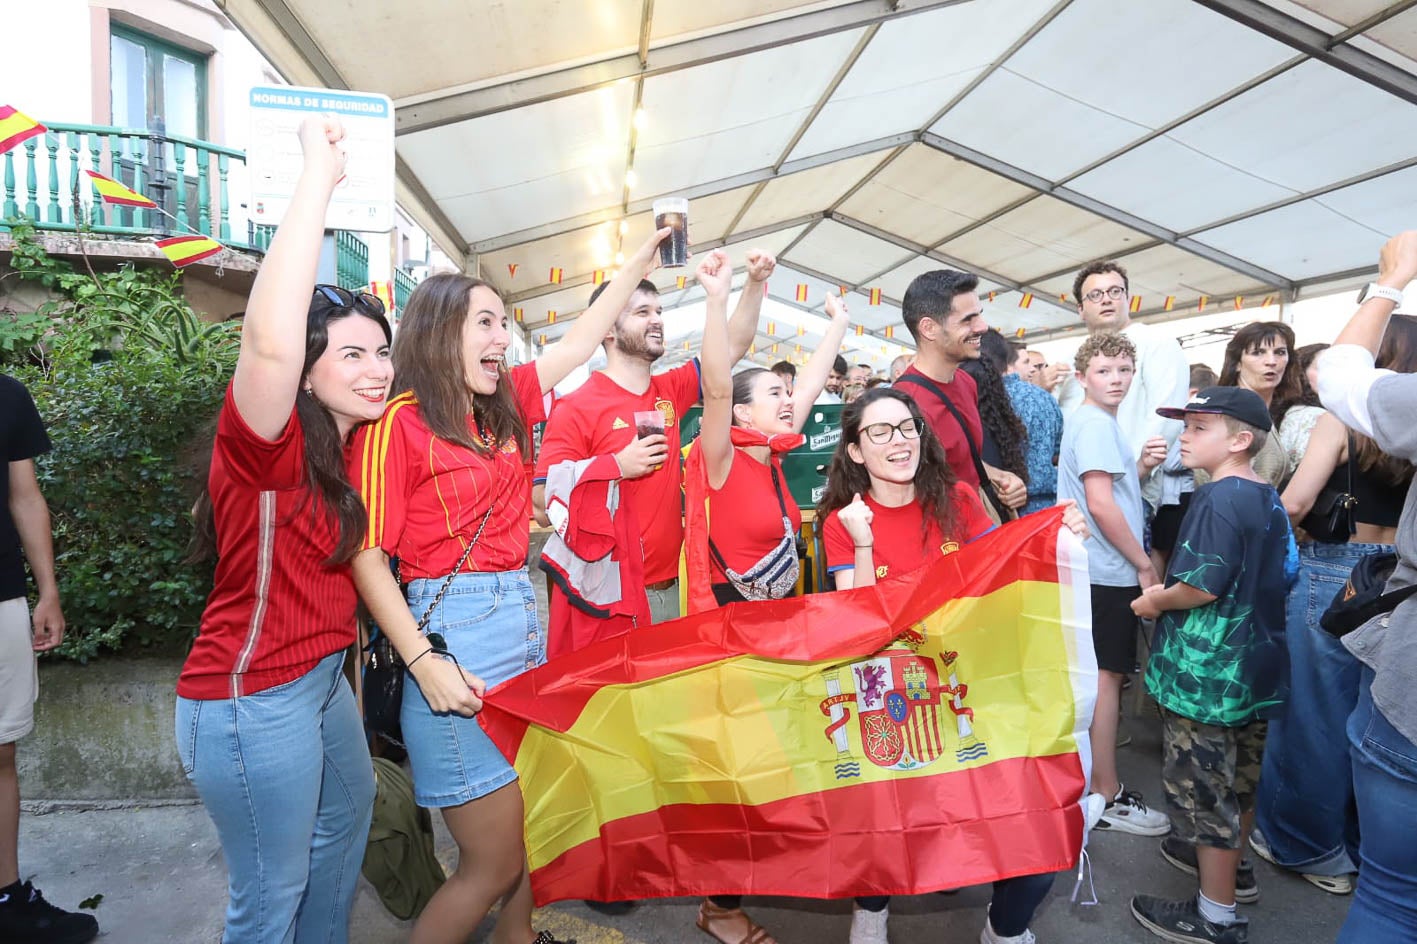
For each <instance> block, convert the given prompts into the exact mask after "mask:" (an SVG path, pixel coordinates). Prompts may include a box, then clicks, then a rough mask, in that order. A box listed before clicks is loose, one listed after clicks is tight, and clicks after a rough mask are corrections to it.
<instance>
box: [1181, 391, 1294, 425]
mask: <svg viewBox="0 0 1417 944" xmlns="http://www.w3.org/2000/svg"><path fill="white" fill-rule="evenodd" d="M1156 412H1157V413H1158V414H1160V415H1161V416H1164V417H1166V418H1167V419H1169V420H1179V419H1185V416H1186V414H1187V413H1218V414H1220V415H1222V416H1233V417H1235V419H1237V420H1240V421H1241V422H1242V423H1249V424H1250V425H1251V426H1254V427H1256V428H1258V429H1261V430H1263V431H1264V432H1266V433H1267V432H1269V431H1270V429H1271V428H1272V427H1273V426H1274V423H1273V421H1271V420H1270V418H1269V408H1268V407H1266V406H1265V405H1264V401H1263V400H1261V399H1260V395H1259V394H1258V393H1255V392H1254V391H1253V390H1246V389H1245V388H1244V387H1206V388H1205V389H1204V390H1201V391H1198V392H1197V393H1196V395H1195V396H1193V397H1191V399H1190V401H1189V402H1188V403H1187V404H1186V405H1185V406H1163V407H1158V408H1157V410H1156Z"/></svg>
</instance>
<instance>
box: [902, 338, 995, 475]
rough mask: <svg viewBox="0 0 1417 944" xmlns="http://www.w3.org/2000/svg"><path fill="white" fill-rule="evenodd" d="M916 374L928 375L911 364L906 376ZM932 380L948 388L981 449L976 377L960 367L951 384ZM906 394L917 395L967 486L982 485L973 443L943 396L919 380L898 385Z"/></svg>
mask: <svg viewBox="0 0 1417 944" xmlns="http://www.w3.org/2000/svg"><path fill="white" fill-rule="evenodd" d="M908 374H914V375H915V376H917V377H925V375H924V374H922V373H921V372H920V371H918V370H916V369H915V365H913V364H912V365H911V366H910V367H907V368H906V370H905V374H903V375H902V376H905V375H908ZM925 379H926V380H929V381H932V382H933V383H934V384H935V386H937V387H939V388H940V389H941V390H943V391H945V396H947V397H949V398H950V402H951V403H953V404H954V407H955V409H956V410H958V411H959V415H960V416H963V417H964V421H965V422H966V423H967V424H969V435H970V437H971V438H972V439H973V440H974V447H975V448H976V449H979V450H981V452H980V455H981V456H982V455H983V452H982V450H983V448H984V425H983V424H982V423H981V422H980V421H979V388H978V387H977V386H975V383H974V378H973V377H971V376H969V374H967V373H966V372H964V371H962V370H956V371H955V375H954V379H953V380H951V381H950V382H949V383H942V382H940V381H938V380H935V379H934V378H933V377H925ZM895 388H896V389H897V390H899V391H900V392H901V393H904V394H905V395H906V396H909V397H913V398H914V399H915V403H916V404H917V405H918V406H919V407H920V412H921V413H923V414H924V415H925V422H927V423H929V424H930V429H931V430H932V431H933V432H934V433H935V435H936V436H937V437H938V438H939V440H940V442H941V443H942V444H943V445H944V447H945V458H946V459H947V460H948V461H949V463H950V468H952V469H954V472H955V478H957V479H959V480H960V481H961V482H964V483H965V484H967V485H972V486H974V487H975V488H978V487H979V472H978V471H977V470H976V469H975V468H974V457H973V455H972V454H971V453H970V451H969V442H968V441H966V440H965V438H964V431H963V430H962V429H960V426H959V420H957V419H955V418H954V414H952V413H951V412H950V408H949V407H947V406H945V405H944V404H943V403H941V402H940V398H939V397H937V396H935V393H934V391H932V390H931V389H930V388H929V387H923V386H921V385H920V384H916V383H903V384H896V387H895Z"/></svg>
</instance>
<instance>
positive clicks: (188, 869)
mask: <svg viewBox="0 0 1417 944" xmlns="http://www.w3.org/2000/svg"><path fill="white" fill-rule="evenodd" d="M1127 724H1128V726H1129V729H1130V730H1131V732H1132V733H1133V735H1134V741H1133V743H1132V744H1131V745H1130V746H1128V747H1125V748H1123V749H1121V750H1120V751H1119V761H1120V764H1121V768H1122V773H1123V776H1124V777H1125V778H1126V782H1127V784H1128V786H1129V787H1134V788H1139V789H1141V790H1142V791H1143V792H1144V793H1145V795H1146V796H1147V797H1148V798H1150V799H1152V800H1154V801H1158V802H1159V800H1160V796H1161V793H1160V789H1161V788H1160V782H1159V781H1160V760H1159V757H1160V730H1159V724H1158V723H1157V722H1156V721H1155V720H1154V716H1151V717H1147V718H1143V719H1132V720H1129V721H1128V722H1127ZM45 809H46V806H45V805H44V804H35V803H30V804H26V813H25V815H24V816H23V818H22V821H21V825H20V830H21V845H20V855H21V871H22V873H23V875H24V876H25V877H26V878H32V879H33V880H34V882H35V884H36V885H38V886H39V887H40V888H42V889H43V890H44V892H45V895H46V896H47V897H48V898H49V899H50V900H51V901H53V902H55V903H56V904H59V905H61V906H63V907H66V908H73V907H74V906H75V905H76V904H77V903H78V902H79V901H81V900H83V899H86V898H89V897H91V896H94V895H100V894H101V895H102V896H103V900H102V901H101V902H100V903H99V904H98V905H97V907H96V909H95V911H94V913H95V914H96V915H97V917H98V920H99V923H100V925H101V927H102V928H103V934H102V936H101V937H100V938H99V940H100V941H101V942H106V944H207V942H216V941H218V940H220V936H221V926H222V911H223V909H224V907H225V898H226V874H225V868H224V866H223V864H222V858H221V849H220V847H219V846H218V845H217V841H216V835H215V832H214V830H213V829H212V826H211V823H210V821H209V820H208V819H207V817H206V814H205V812H204V811H203V809H202V807H200V806H196V805H181V804H179V805H169V806H162V807H155V808H136V809H113V810H93V809H90V810H86V811H73V810H63V809H55V808H52V807H50V808H48V809H49V811H47V812H44V810H45ZM436 819H437V818H436V817H435V820H436ZM1157 844H1158V840H1154V839H1142V838H1139V837H1134V836H1119V835H1113V834H1094V838H1093V840H1092V843H1091V846H1090V849H1091V854H1092V859H1093V870H1094V880H1095V886H1096V891H1097V897H1098V899H1099V904H1097V905H1095V906H1089V907H1083V906H1079V905H1074V904H1071V903H1070V902H1069V901H1068V896H1069V895H1070V894H1071V892H1072V886H1073V877H1074V876H1073V875H1065V876H1060V877H1059V878H1058V879H1057V880H1056V882H1055V883H1054V887H1053V892H1052V895H1051V896H1050V898H1049V899H1048V900H1047V901H1046V902H1045V903H1044V905H1043V908H1042V909H1041V910H1040V912H1039V914H1038V916H1037V917H1036V919H1035V920H1034V923H1033V930H1034V931H1035V933H1036V934H1037V935H1038V940H1039V942H1040V944H1061V942H1089V944H1111V942H1150V941H1155V940H1157V939H1156V938H1153V937H1151V936H1150V935H1148V934H1147V933H1146V932H1144V931H1143V930H1142V929H1141V927H1140V926H1139V925H1138V924H1137V923H1136V922H1135V920H1134V919H1133V918H1132V916H1131V913H1130V912H1129V910H1128V907H1127V902H1128V899H1129V898H1130V896H1131V894H1132V893H1134V892H1136V891H1143V892H1150V893H1156V894H1165V895H1170V896H1174V897H1181V896H1183V895H1187V894H1193V893H1194V890H1195V880H1194V879H1193V878H1191V877H1190V876H1187V875H1184V874H1182V873H1181V872H1178V871H1176V870H1175V869H1174V868H1172V867H1171V866H1170V865H1168V864H1167V863H1166V862H1165V861H1164V860H1163V859H1162V858H1161V855H1160V853H1159V852H1158V849H1157ZM439 855H440V857H441V858H442V859H443V861H444V864H445V865H448V866H451V865H452V863H453V860H454V857H455V852H454V849H453V847H452V844H451V841H450V840H449V838H448V836H447V834H446V833H445V832H444V831H443V830H442V827H441V823H440V824H439ZM1257 870H1258V875H1259V882H1260V888H1261V898H1260V902H1259V903H1258V904H1256V905H1250V906H1243V905H1242V906H1241V913H1242V914H1244V915H1247V916H1248V917H1249V918H1250V920H1251V923H1252V926H1251V935H1250V940H1251V942H1253V944H1280V942H1284V944H1290V942H1299V944H1309V942H1329V941H1332V940H1333V939H1334V937H1335V935H1336V934H1337V932H1338V928H1339V926H1340V925H1341V924H1342V922H1343V917H1344V914H1345V912H1346V911H1347V908H1348V902H1349V899H1348V898H1335V897H1332V896H1330V895H1327V894H1325V893H1323V892H1321V891H1319V890H1317V889H1315V888H1313V887H1312V886H1310V885H1309V884H1308V883H1306V882H1304V881H1302V880H1301V879H1299V878H1297V877H1294V876H1292V875H1287V874H1282V873H1280V872H1279V871H1277V870H1276V869H1274V868H1273V867H1271V866H1270V865H1269V864H1268V863H1265V862H1263V861H1260V862H1258V863H1257ZM1085 891H1086V889H1084V892H1085ZM1083 897H1084V898H1085V897H1086V896H1085V895H1084V896H1083ZM987 903H988V890H987V889H986V888H970V889H966V890H964V891H962V892H960V893H958V894H955V895H948V896H946V895H922V896H918V897H914V898H901V899H896V900H895V901H894V902H893V903H892V906H891V919H890V928H891V936H892V940H893V941H895V942H896V944H905V942H922V944H935V942H939V944H951V942H960V944H964V942H974V941H977V940H978V939H979V930H980V928H981V926H982V924H983V921H984V913H985V907H986V905H987ZM697 905H698V901H697V900H696V899H668V900H660V901H651V902H646V903H644V904H642V905H640V906H639V907H638V908H637V909H636V910H635V911H633V912H632V913H630V914H629V915H626V916H624V917H620V918H607V917H604V916H602V915H598V914H596V913H594V912H592V911H590V910H589V909H587V908H586V907H585V906H584V905H582V904H581V903H579V902H563V903H560V904H556V905H552V906H550V907H548V908H546V909H544V910H543V911H542V912H541V913H540V915H539V922H538V927H545V928H549V929H551V930H552V931H554V932H556V934H557V936H558V937H561V938H562V939H568V938H576V939H577V940H578V941H579V942H580V944H661V942H663V944H672V942H680V941H684V942H695V941H703V942H708V941H709V938H708V937H707V936H706V935H704V934H702V933H701V932H699V931H698V930H697V929H696V928H695V927H694V924H693V921H694V915H695V910H696V908H697ZM747 908H748V910H749V912H750V913H751V914H752V916H753V917H754V918H756V919H757V920H758V921H759V922H760V923H761V924H763V925H764V926H766V927H767V928H768V929H769V930H770V931H772V932H773V934H774V935H775V937H776V938H777V940H778V941H779V942H780V944H846V938H847V929H848V926H849V924H850V905H849V903H845V902H821V901H804V900H793V899H772V898H761V899H752V898H750V899H748V902H747ZM410 927H411V925H410V924H409V923H406V922H400V921H395V920H394V919H392V918H391V917H389V915H388V914H387V912H385V911H384V910H383V908H382V907H381V906H380V904H379V901H378V899H377V898H376V897H375V895H374V893H373V891H372V889H370V888H369V887H368V885H367V884H365V885H363V886H362V887H361V889H360V892H359V897H358V900H357V901H356V904H355V909H354V918H353V929H352V935H351V940H352V941H353V942H354V944H393V942H401V941H404V940H406V939H407V937H408V932H409V928H410ZM484 939H485V938H484V936H479V937H477V938H476V939H475V940H477V941H482V940H484Z"/></svg>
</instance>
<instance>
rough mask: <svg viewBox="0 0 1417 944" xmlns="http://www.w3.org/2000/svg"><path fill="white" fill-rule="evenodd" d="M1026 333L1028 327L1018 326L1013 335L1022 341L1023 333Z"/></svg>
mask: <svg viewBox="0 0 1417 944" xmlns="http://www.w3.org/2000/svg"><path fill="white" fill-rule="evenodd" d="M1027 333H1028V329H1027V328H1019V329H1018V330H1017V331H1015V332H1014V337H1016V338H1018V339H1019V340H1020V341H1022V340H1023V336H1024V335H1025V334H1027Z"/></svg>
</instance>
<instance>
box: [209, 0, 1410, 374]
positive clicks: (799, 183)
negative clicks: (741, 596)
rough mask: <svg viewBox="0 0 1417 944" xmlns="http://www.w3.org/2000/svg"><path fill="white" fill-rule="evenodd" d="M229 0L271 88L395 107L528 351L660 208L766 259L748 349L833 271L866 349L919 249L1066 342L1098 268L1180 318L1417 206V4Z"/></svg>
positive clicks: (673, 293) (1401, 220) (690, 297)
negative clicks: (1089, 275)
mask: <svg viewBox="0 0 1417 944" xmlns="http://www.w3.org/2000/svg"><path fill="white" fill-rule="evenodd" d="M218 2H220V3H221V5H222V7H223V8H224V9H225V10H226V12H227V13H228V14H229V15H230V16H231V18H232V19H233V20H234V21H235V22H236V23H237V24H238V25H239V26H240V27H241V28H242V29H243V30H244V31H245V32H246V33H247V34H248V35H249V36H250V37H251V38H252V40H253V41H254V42H255V43H256V44H257V46H258V47H259V48H260V49H261V50H262V51H263V52H264V53H265V54H266V56H267V57H268V58H269V59H270V60H271V61H272V63H273V64H275V65H276V67H277V68H279V69H280V70H281V71H282V72H283V73H284V74H285V76H286V77H287V78H288V79H289V80H290V81H292V82H295V83H299V84H314V85H325V86H329V87H332V88H355V89H360V90H364V91H378V92H384V93H386V94H388V95H390V96H391V97H393V98H394V100H395V103H396V105H397V116H398V118H397V120H398V138H397V151H398V158H399V161H398V164H399V198H400V201H401V202H402V203H403V204H404V205H405V206H406V207H407V208H408V209H409V210H410V212H412V213H413V214H414V215H415V217H416V218H417V219H418V220H419V221H420V223H422V224H423V225H424V226H425V228H426V229H428V230H429V232H430V233H432V234H433V235H434V237H435V239H437V240H438V241H439V243H440V244H441V245H442V246H443V247H444V248H445V250H447V251H449V252H450V253H451V254H453V255H454V256H456V257H461V258H463V259H465V260H466V265H467V267H468V269H469V271H474V272H478V273H480V274H481V275H482V277H484V278H487V279H489V280H490V281H492V282H494V283H495V284H497V285H498V286H499V287H501V288H502V289H503V290H504V291H505V292H506V294H507V298H508V305H509V307H513V308H517V309H521V311H522V313H523V319H524V324H525V326H526V328H527V330H528V333H529V335H530V337H531V338H532V340H533V341H539V340H540V339H541V338H542V336H545V337H546V338H547V339H548V340H549V339H553V338H555V337H556V336H557V335H558V334H559V333H560V332H561V331H563V330H564V328H565V325H566V324H567V322H568V321H569V320H570V319H571V318H573V317H574V316H575V314H576V313H578V312H579V311H580V310H582V309H583V308H584V307H585V305H586V302H587V300H588V297H589V294H590V288H591V283H592V282H593V280H594V277H595V274H596V272H597V270H613V269H614V268H615V266H616V264H617V254H618V253H620V252H622V251H625V250H632V249H633V247H634V246H635V245H638V243H639V242H640V241H641V240H643V239H644V238H645V236H647V235H648V232H649V229H650V225H651V221H650V213H649V207H650V204H651V202H652V201H653V199H654V198H655V197H657V196H669V195H675V196H688V197H689V198H690V199H691V208H690V236H691V241H692V248H693V249H694V251H698V252H702V251H706V250H708V249H711V248H716V247H724V248H725V249H726V250H727V251H728V253H729V255H730V257H731V258H732V260H733V262H734V264H735V265H736V266H738V267H739V270H740V273H741V270H742V266H743V262H744V256H745V255H746V252H747V250H748V249H749V248H750V247H754V246H757V247H761V248H764V249H767V250H769V251H771V252H774V253H775V254H776V255H777V257H778V259H779V262H780V267H779V271H778V273H777V274H776V275H774V277H773V279H772V280H771V282H770V283H769V291H770V295H771V297H772V298H773V299H774V300H775V301H777V302H780V303H782V304H783V305H787V306H791V307H794V308H797V309H800V310H804V311H806V312H808V313H809V315H808V317H806V318H804V319H800V321H801V323H802V325H803V331H804V333H803V334H801V335H799V334H798V325H797V324H794V323H791V322H790V320H789V319H787V318H779V319H776V320H775V321H774V325H773V327H774V329H775V331H774V333H773V334H772V335H769V334H767V328H768V323H767V322H768V319H767V318H765V319H764V323H763V324H762V325H761V328H762V331H761V332H760V335H759V338H758V341H757V345H756V354H755V357H756V359H757V360H758V361H759V362H761V363H768V362H770V361H773V360H778V359H780V358H781V357H784V356H789V355H791V354H792V353H794V349H795V346H796V345H797V344H801V345H802V349H803V351H804V352H810V351H811V350H812V349H813V348H814V347H815V342H816V341H817V340H818V339H819V338H820V332H821V328H822V326H824V324H825V322H824V320H823V319H822V318H820V317H818V316H817V315H815V314H810V313H814V312H815V313H820V311H821V308H822V304H823V299H824V297H825V294H826V292H827V291H831V290H836V287H837V286H846V287H847V288H848V290H849V291H850V292H851V293H852V296H851V300H850V301H851V310H852V313H853V318H854V319H855V320H856V322H857V323H858V324H860V325H862V326H863V330H864V334H863V335H862V336H859V337H854V338H852V337H849V338H848V345H855V347H856V348H857V349H858V350H859V351H860V352H861V354H862V356H865V357H868V358H869V359H871V360H873V361H874V362H876V363H881V362H882V361H883V360H888V359H889V355H891V354H893V353H895V352H896V351H897V350H898V347H897V344H896V342H904V343H905V344H906V345H908V344H909V337H908V334H907V333H906V331H905V330H904V328H903V327H900V324H901V322H900V308H899V306H900V299H901V297H902V295H903V293H904V291H905V288H906V286H907V285H908V284H909V283H910V280H911V279H912V278H913V277H914V276H915V275H917V274H919V273H920V272H923V271H927V270H929V269H933V268H939V267H952V268H960V269H966V270H969V271H972V272H975V273H978V274H979V275H980V277H981V279H982V280H983V284H982V285H981V292H984V293H993V297H992V300H991V302H990V304H989V306H988V308H989V313H990V318H991V321H992V322H993V323H995V324H996V325H997V326H999V327H1000V328H1001V329H1003V330H1004V331H1005V332H1006V333H1010V334H1012V333H1014V332H1015V331H1016V330H1017V329H1020V328H1022V329H1024V330H1025V331H1026V337H1027V338H1028V339H1029V340H1034V339H1041V338H1047V337H1055V336H1057V335H1058V334H1060V333H1063V332H1067V331H1070V330H1076V328H1077V315H1076V310H1075V307H1074V306H1073V305H1072V304H1071V303H1070V302H1069V300H1068V296H1069V295H1070V293H1071V289H1072V278H1073V273H1074V272H1075V270H1076V269H1077V268H1078V267H1079V266H1081V265H1082V264H1084V263H1085V262H1087V261H1089V260H1091V259H1095V258H1100V257H1111V258H1117V259H1119V260H1121V261H1122V262H1123V264H1124V265H1125V266H1126V267H1127V269H1128V271H1129V273H1130V275H1131V282H1132V292H1133V296H1134V297H1139V298H1140V300H1141V301H1140V311H1139V315H1140V316H1142V317H1148V316H1155V317H1166V318H1169V317H1182V316H1185V315H1187V314H1195V313H1197V311H1198V309H1199V308H1200V306H1201V299H1202V298H1205V299H1207V304H1208V305H1209V306H1211V307H1210V308H1209V309H1208V310H1214V306H1218V305H1234V304H1236V303H1235V301H1234V300H1235V298H1236V297H1237V296H1238V297H1240V298H1242V299H1243V302H1241V303H1239V304H1242V305H1252V304H1259V303H1261V302H1262V300H1266V299H1270V300H1274V301H1292V300H1294V299H1297V298H1300V297H1305V296H1310V295H1317V294H1322V293H1326V292H1331V291H1334V290H1337V289H1340V288H1344V287H1347V286H1350V285H1356V284H1358V283H1361V282H1362V281H1364V280H1365V279H1366V278H1367V277H1368V276H1369V274H1370V273H1371V272H1372V271H1373V269H1374V268H1375V260H1376V256H1377V249H1378V247H1379V245H1380V244H1381V243H1382V241H1383V240H1384V239H1385V238H1386V237H1387V236H1388V235H1390V234H1391V233H1393V232H1396V231H1397V230H1399V229H1401V228H1404V227H1410V226H1412V225H1413V224H1414V222H1417V9H1414V8H1417V0H1401V2H1392V0H1387V2H1383V0H1304V2H1303V3H1294V2H1289V0H1145V2H1123V0H818V2H812V3H803V2H797V0H721V2H719V3H715V4H702V3H699V2H697V0H596V2H595V3H577V2H574V0H518V2H517V3H506V2H500V0H471V2H462V3H457V4H448V3H443V2H440V0H404V2H401V3H398V4H385V3H372V2H370V3H362V4H361V3H351V2H349V0H218ZM553 270H560V273H561V280H560V282H559V283H554V282H553V279H552V272H553ZM677 275H689V276H690V281H689V285H690V287H689V288H687V289H685V290H682V291H681V290H678V289H676V288H675V277H676V276H677ZM741 277H742V276H741V275H740V280H741ZM655 279H656V281H657V283H658V284H659V285H660V286H661V288H662V289H664V290H665V296H664V297H665V305H666V308H673V307H676V306H682V305H688V304H692V303H693V302H695V301H696V300H698V299H700V298H701V295H700V294H699V293H698V292H697V291H696V290H694V289H693V288H692V284H693V283H692V273H691V272H689V271H688V270H668V271H666V270H661V271H660V272H658V273H656V275H655ZM799 285H806V286H807V292H806V295H807V301H806V302H799V301H797V290H798V286H799ZM873 288H877V289H880V294H881V301H880V303H879V304H878V305H871V304H869V301H870V299H869V292H870V290H871V289H873ZM1025 296H1032V299H1031V302H1030V303H1029V304H1028V305H1027V307H1023V305H1022V302H1023V300H1024V298H1025ZM551 312H555V315H554V317H553V316H552V315H551V314H550V313H551ZM888 329H891V330H890V331H888ZM814 331H815V333H814ZM889 333H893V334H894V341H893V342H887V341H886V337H887V335H888V334H889ZM774 343H777V344H778V346H779V350H778V351H777V352H776V353H773V349H772V345H773V344H774Z"/></svg>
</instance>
